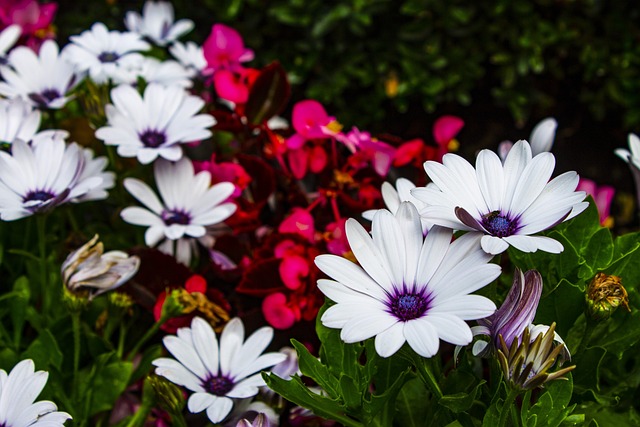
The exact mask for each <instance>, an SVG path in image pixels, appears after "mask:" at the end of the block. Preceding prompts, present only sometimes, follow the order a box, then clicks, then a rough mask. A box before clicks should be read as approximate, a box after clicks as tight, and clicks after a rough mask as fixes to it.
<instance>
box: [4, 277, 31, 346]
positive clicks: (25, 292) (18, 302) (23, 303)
mask: <svg viewBox="0 0 640 427" xmlns="http://www.w3.org/2000/svg"><path fill="white" fill-rule="evenodd" d="M13 293H14V294H15V295H14V297H13V298H11V303H10V304H8V305H9V310H10V311H11V322H12V323H13V342H14V343H15V346H16V348H20V340H21V338H22V329H23V327H24V323H25V320H26V318H27V306H28V305H29V299H30V298H31V288H30V286H29V279H28V278H27V277H25V276H20V277H18V279H17V280H16V281H15V282H13Z"/></svg>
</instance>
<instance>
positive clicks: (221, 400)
mask: <svg viewBox="0 0 640 427" xmlns="http://www.w3.org/2000/svg"><path fill="white" fill-rule="evenodd" d="M272 338H273V329H272V328H270V327H268V326H265V327H262V328H260V329H258V330H257V331H255V332H254V333H253V334H252V335H251V336H249V337H248V338H247V340H246V341H245V340H244V325H243V324H242V321H241V320H240V319H239V318H234V319H231V320H230V321H229V323H227V325H226V326H225V327H224V329H223V331H222V334H221V335H220V341H219V343H218V337H217V336H216V334H215V332H214V331H213V329H212V328H211V326H210V325H209V324H208V323H207V322H206V321H205V320H204V319H202V318H200V317H195V318H194V319H193V320H192V322H191V328H180V329H178V332H177V336H174V335H169V336H166V337H164V339H163V340H162V342H163V343H164V346H165V347H166V348H167V350H169V352H170V353H171V354H172V355H173V356H174V357H175V358H176V359H177V360H174V359H170V358H160V359H156V360H154V361H153V364H154V365H155V366H156V374H158V375H161V376H163V377H165V378H167V379H168V380H169V381H171V382H173V383H175V384H178V385H181V386H184V387H186V388H187V389H189V390H191V391H192V392H194V393H193V394H192V395H191V396H190V397H189V400H188V402H187V407H188V408H189V411H191V412H193V413H197V412H202V411H204V410H206V411H207V417H209V420H211V422H213V423H219V422H221V421H222V420H224V419H225V418H226V417H227V416H228V415H229V413H230V412H231V409H232V408H233V405H234V401H233V400H232V399H246V398H250V397H253V396H255V395H256V394H258V387H260V386H263V385H265V383H264V381H263V380H262V377H261V376H260V371H262V370H264V369H266V368H269V367H271V366H273V365H276V364H278V363H280V362H282V361H283V360H284V359H285V358H286V356H285V355H284V354H282V353H265V354H262V352H263V351H264V350H265V349H266V348H267V346H268V345H269V343H271V339H272Z"/></svg>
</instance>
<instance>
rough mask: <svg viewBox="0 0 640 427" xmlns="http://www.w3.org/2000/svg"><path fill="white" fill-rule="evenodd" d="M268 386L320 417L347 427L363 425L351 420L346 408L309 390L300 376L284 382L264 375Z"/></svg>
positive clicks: (276, 377) (278, 378)
mask: <svg viewBox="0 0 640 427" xmlns="http://www.w3.org/2000/svg"><path fill="white" fill-rule="evenodd" d="M262 378H263V379H264V381H265V383H266V384H267V386H268V387H269V388H270V389H271V390H273V391H275V392H276V393H278V394H279V395H281V396H282V397H284V398H285V399H287V400H288V401H290V402H292V403H294V404H296V405H299V406H302V407H303V408H308V409H310V410H311V411H312V412H313V413H314V414H316V415H318V416H319V417H322V418H326V419H330V420H335V421H337V422H339V423H341V424H342V425H344V426H347V427H360V426H362V424H361V423H360V422H358V421H356V420H353V419H352V418H349V417H348V416H347V415H346V414H345V411H344V407H343V406H341V405H340V404H338V403H337V402H336V401H335V400H334V399H330V398H328V397H326V396H321V395H319V394H316V393H314V392H312V391H311V390H309V389H308V388H307V386H306V385H305V384H304V383H303V382H302V379H301V378H300V377H299V376H297V375H296V376H293V377H292V378H291V380H288V381H287V380H284V379H282V378H280V377H278V376H277V375H269V374H268V373H266V372H263V373H262Z"/></svg>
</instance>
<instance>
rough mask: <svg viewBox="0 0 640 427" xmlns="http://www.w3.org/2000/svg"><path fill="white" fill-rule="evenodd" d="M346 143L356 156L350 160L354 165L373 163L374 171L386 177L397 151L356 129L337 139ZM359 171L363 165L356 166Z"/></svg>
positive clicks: (367, 133)
mask: <svg viewBox="0 0 640 427" xmlns="http://www.w3.org/2000/svg"><path fill="white" fill-rule="evenodd" d="M336 139H338V140H339V141H341V142H342V143H344V144H345V145H346V146H347V147H348V148H349V149H350V150H352V151H355V154H354V155H353V156H351V157H350V158H349V162H351V163H352V164H353V163H371V166H373V169H374V170H375V171H376V173H377V174H378V175H380V176H386V175H387V173H388V172H389V168H391V163H392V162H393V158H394V156H395V153H396V149H395V148H394V147H392V146H391V145H389V144H387V143H386V142H382V141H379V140H378V139H376V138H372V137H371V134H370V133H369V132H362V131H360V130H359V129H358V128H356V127H354V128H353V129H351V131H350V132H349V133H347V134H346V135H338V136H337V137H336ZM354 166H355V167H356V168H357V169H359V168H361V167H362V165H357V164H354Z"/></svg>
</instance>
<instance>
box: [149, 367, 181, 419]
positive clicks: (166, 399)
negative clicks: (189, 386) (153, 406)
mask: <svg viewBox="0 0 640 427" xmlns="http://www.w3.org/2000/svg"><path fill="white" fill-rule="evenodd" d="M147 386H150V387H151V388H152V389H153V392H154V393H155V398H156V402H157V404H158V406H160V408H162V409H163V410H165V411H167V412H168V413H169V414H171V415H173V414H180V413H182V410H183V409H184V404H185V399H184V394H183V393H182V390H180V387H178V386H177V385H175V384H173V383H172V382H171V381H169V380H167V379H166V378H164V377H161V376H159V375H148V376H147V378H146V380H145V388H146V387H147Z"/></svg>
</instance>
